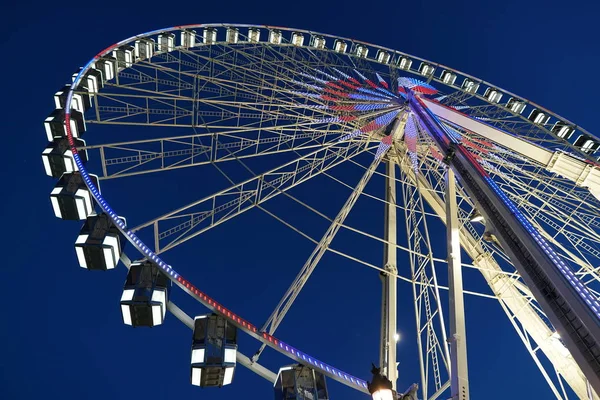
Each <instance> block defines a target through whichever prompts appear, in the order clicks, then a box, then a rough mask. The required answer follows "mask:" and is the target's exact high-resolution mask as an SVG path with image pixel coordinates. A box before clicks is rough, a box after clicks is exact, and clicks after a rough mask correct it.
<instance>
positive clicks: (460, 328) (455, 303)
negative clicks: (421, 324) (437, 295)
mask: <svg viewBox="0 0 600 400" xmlns="http://www.w3.org/2000/svg"><path fill="white" fill-rule="evenodd" d="M459 228H460V225H459V223H458V205H457V204H456V178H455V177H454V171H452V169H451V168H447V169H446V232H447V233H446V238H447V246H448V287H449V289H450V291H449V298H450V301H449V302H450V339H449V340H450V367H451V368H450V383H451V385H450V388H451V389H450V390H451V398H452V399H453V400H468V399H469V374H468V371H469V370H468V367H467V335H466V328H465V307H464V297H463V281H462V269H461V258H460V235H459Z"/></svg>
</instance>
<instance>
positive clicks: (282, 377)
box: [273, 364, 329, 400]
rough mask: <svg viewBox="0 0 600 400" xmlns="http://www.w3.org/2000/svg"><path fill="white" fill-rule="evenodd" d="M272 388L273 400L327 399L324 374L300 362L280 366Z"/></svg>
mask: <svg viewBox="0 0 600 400" xmlns="http://www.w3.org/2000/svg"><path fill="white" fill-rule="evenodd" d="M273 389H274V391H275V400H305V399H312V400H329V394H328V392H327V384H326V382H325V375H323V374H322V373H321V372H317V371H315V370H314V369H312V368H309V367H307V366H304V365H301V364H296V365H290V366H287V367H282V368H280V369H279V373H278V374H277V380H276V381H275V385H273Z"/></svg>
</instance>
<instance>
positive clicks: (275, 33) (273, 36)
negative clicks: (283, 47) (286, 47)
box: [269, 29, 283, 44]
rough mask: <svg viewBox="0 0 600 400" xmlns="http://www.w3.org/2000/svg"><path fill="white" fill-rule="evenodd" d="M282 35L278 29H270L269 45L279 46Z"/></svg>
mask: <svg viewBox="0 0 600 400" xmlns="http://www.w3.org/2000/svg"><path fill="white" fill-rule="evenodd" d="M282 37H283V35H282V34H281V31H280V30H279V29H271V30H270V31H269V43H271V44H281V39H282Z"/></svg>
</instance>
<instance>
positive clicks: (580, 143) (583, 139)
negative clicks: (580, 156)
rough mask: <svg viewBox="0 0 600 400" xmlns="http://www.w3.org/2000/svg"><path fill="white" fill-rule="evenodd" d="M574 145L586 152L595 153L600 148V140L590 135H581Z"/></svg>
mask: <svg viewBox="0 0 600 400" xmlns="http://www.w3.org/2000/svg"><path fill="white" fill-rule="evenodd" d="M573 145H574V146H575V147H578V148H579V149H580V150H581V151H583V152H584V153H586V154H594V153H595V152H596V151H597V150H598V149H599V148H600V141H599V140H598V139H596V138H594V137H592V136H589V135H581V136H579V137H578V138H577V140H575V143H573Z"/></svg>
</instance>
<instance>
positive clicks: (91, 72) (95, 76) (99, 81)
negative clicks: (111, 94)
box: [72, 64, 104, 97]
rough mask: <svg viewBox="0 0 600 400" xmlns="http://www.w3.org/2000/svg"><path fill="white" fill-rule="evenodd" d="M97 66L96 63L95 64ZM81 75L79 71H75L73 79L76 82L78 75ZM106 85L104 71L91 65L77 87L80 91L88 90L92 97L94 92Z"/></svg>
mask: <svg viewBox="0 0 600 400" xmlns="http://www.w3.org/2000/svg"><path fill="white" fill-rule="evenodd" d="M94 66H95V64H94ZM78 75H79V71H77V72H75V73H74V74H73V79H72V81H73V82H75V79H77V76H78ZM103 87H104V72H103V71H101V70H99V69H97V68H94V67H91V68H90V69H88V71H87V72H86V73H85V75H84V76H83V77H82V78H81V81H80V82H79V86H78V87H77V89H78V90H79V91H84V90H87V92H88V93H89V94H90V97H93V96H94V94H96V93H98V90H100V89H102V88H103Z"/></svg>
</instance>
